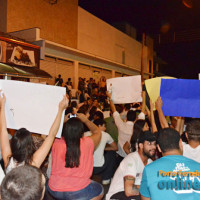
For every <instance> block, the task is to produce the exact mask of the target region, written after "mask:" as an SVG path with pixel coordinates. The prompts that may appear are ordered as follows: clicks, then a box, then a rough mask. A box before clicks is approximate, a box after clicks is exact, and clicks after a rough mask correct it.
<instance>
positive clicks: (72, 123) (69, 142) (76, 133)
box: [62, 117, 84, 168]
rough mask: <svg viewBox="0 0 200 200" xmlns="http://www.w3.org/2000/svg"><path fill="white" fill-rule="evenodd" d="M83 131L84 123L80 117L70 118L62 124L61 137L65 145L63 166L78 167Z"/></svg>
mask: <svg viewBox="0 0 200 200" xmlns="http://www.w3.org/2000/svg"><path fill="white" fill-rule="evenodd" d="M83 133H84V125H83V123H82V122H81V120H80V119H78V118H76V117H73V118H70V119H69V120H68V121H67V122H66V123H65V124H64V126H63V131H62V137H63V138H64V139H65V143H66V146H67V152H66V158H65V161H66V165H65V167H66V168H67V167H70V168H74V167H78V166H79V158H80V139H81V137H82V136H83Z"/></svg>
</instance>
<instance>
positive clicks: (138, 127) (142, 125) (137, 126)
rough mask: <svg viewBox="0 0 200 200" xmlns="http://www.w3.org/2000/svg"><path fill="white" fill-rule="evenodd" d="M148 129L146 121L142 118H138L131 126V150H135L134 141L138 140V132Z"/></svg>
mask: <svg viewBox="0 0 200 200" xmlns="http://www.w3.org/2000/svg"><path fill="white" fill-rule="evenodd" d="M148 130H149V126H148V123H147V122H146V120H142V119H138V120H137V121H136V122H135V123H134V126H133V134H132V136H131V140H130V143H131V148H132V151H133V152H134V151H136V143H137V141H138V138H139V136H140V133H142V132H143V131H148Z"/></svg>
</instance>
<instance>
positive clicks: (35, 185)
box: [1, 165, 45, 200]
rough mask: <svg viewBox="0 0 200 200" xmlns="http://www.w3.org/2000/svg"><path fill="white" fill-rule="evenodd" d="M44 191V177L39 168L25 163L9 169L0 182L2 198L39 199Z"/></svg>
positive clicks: (7, 199) (5, 199) (6, 199)
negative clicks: (0, 182)
mask: <svg viewBox="0 0 200 200" xmlns="http://www.w3.org/2000/svg"><path fill="white" fill-rule="evenodd" d="M44 192H45V177H44V175H43V174H42V172H41V171H40V169H38V168H36V167H34V166H31V165H25V166H20V167H17V168H15V169H13V170H11V171H10V172H9V173H8V174H6V176H5V177H4V179H3V181H2V184H1V198H2V200H15V199H20V200H30V199H31V200H41V199H43V196H44Z"/></svg>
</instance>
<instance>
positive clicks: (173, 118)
mask: <svg viewBox="0 0 200 200" xmlns="http://www.w3.org/2000/svg"><path fill="white" fill-rule="evenodd" d="M170 120H171V126H172V128H176V125H177V118H176V117H170Z"/></svg>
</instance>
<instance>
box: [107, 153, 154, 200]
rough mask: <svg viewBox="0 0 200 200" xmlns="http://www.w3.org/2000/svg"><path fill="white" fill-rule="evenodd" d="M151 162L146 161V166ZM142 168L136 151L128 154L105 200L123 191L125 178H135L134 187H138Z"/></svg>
mask: <svg viewBox="0 0 200 200" xmlns="http://www.w3.org/2000/svg"><path fill="white" fill-rule="evenodd" d="M151 162H152V160H151V159H148V164H149V163H151ZM144 167H145V166H144V163H143V162H142V160H141V158H140V156H139V154H138V152H137V151H136V152H133V153H130V154H128V155H127V156H126V158H124V160H122V162H121V163H120V165H119V167H118V169H117V171H116V172H115V175H114V177H113V179H112V182H111V185H110V188H109V191H108V193H107V195H106V200H109V199H110V197H111V196H112V195H113V194H115V193H118V192H122V191H124V177H125V176H133V177H135V185H140V184H141V180H142V172H143V169H144Z"/></svg>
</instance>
